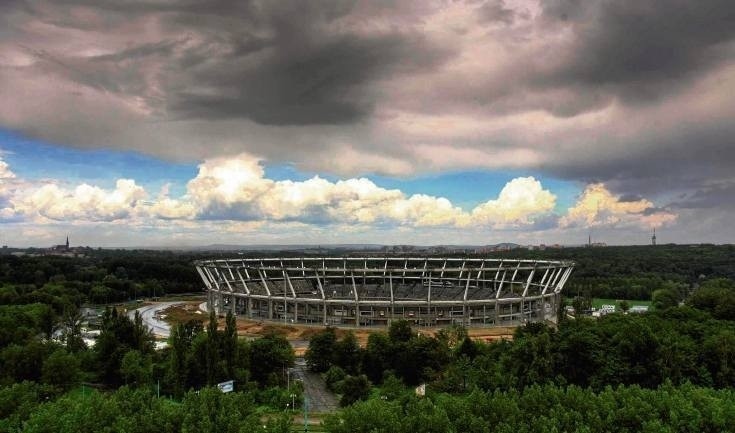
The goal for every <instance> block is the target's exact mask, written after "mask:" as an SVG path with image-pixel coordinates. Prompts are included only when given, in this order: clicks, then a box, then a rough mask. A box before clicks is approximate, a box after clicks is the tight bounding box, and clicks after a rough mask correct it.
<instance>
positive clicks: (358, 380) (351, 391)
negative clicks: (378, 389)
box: [339, 374, 371, 406]
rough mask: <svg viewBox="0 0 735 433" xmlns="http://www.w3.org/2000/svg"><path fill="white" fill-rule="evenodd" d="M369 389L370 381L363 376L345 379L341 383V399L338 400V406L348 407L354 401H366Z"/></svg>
mask: <svg viewBox="0 0 735 433" xmlns="http://www.w3.org/2000/svg"><path fill="white" fill-rule="evenodd" d="M370 388H371V386H370V381H369V380H368V378H367V376H365V375H364V374H361V375H359V376H347V377H345V379H344V381H343V383H342V398H340V400H339V404H340V406H349V405H351V404H352V403H354V402H356V401H360V400H367V398H368V396H369V395H370Z"/></svg>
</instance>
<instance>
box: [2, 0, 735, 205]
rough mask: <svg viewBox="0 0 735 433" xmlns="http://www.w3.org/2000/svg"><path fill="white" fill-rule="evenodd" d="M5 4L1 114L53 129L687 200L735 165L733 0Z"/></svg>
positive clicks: (148, 147) (342, 169)
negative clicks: (594, 185)
mask: <svg viewBox="0 0 735 433" xmlns="http://www.w3.org/2000/svg"><path fill="white" fill-rule="evenodd" d="M0 8H1V9H0V11H1V12H2V13H1V14H0V48H1V49H2V51H0V53H1V54H0V101H1V102H2V104H0V124H2V125H3V126H4V127H6V128H12V129H15V130H19V131H22V132H24V133H26V134H29V135H34V136H37V137H42V138H44V139H47V140H50V141H52V142H55V143H62V144H71V145H74V146H81V147H88V148H94V147H97V146H99V145H100V143H103V144H104V145H106V146H110V147H116V148H122V149H134V150H138V151H142V152H148V153H151V154H154V155H156V156H159V157H164V158H170V159H181V160H187V161H198V160H202V159H204V158H207V157H210V156H221V155H232V154H237V153H240V152H249V153H252V154H255V155H258V156H261V157H263V158H265V159H268V160H270V161H273V162H287V163H293V164H294V166H295V167H297V168H298V169H307V170H311V171H317V172H329V173H332V174H334V173H338V174H339V175H350V176H352V175H357V174H365V173H373V172H380V173H383V174H385V173H387V174H390V175H397V176H410V175H412V174H415V173H421V172H429V171H442V170H450V169H451V170H462V169H465V168H480V169H507V168H509V167H510V168H513V169H520V170H523V169H529V170H534V171H541V172H544V173H546V174H551V175H553V176H555V177H559V178H564V179H569V180H574V181H578V182H579V183H580V184H583V183H587V182H604V183H605V184H606V186H607V187H608V188H610V190H612V191H613V192H614V193H616V194H619V195H622V196H623V200H624V201H625V200H633V201H634V198H638V197H645V198H646V199H651V200H654V201H656V202H657V204H658V205H665V204H667V203H668V202H670V201H671V199H670V198H671V197H676V196H677V195H680V194H684V195H683V197H682V198H681V199H677V204H678V205H680V206H695V205H701V206H705V205H708V203H710V201H707V200H704V199H703V198H702V197H703V194H705V193H704V192H703V193H701V194H699V195H697V194H695V192H697V191H709V190H708V188H709V187H710V185H713V184H720V183H722V182H723V181H725V180H727V179H729V178H730V177H731V170H732V167H735V143H734V142H733V138H732V137H735V122H732V119H733V118H735V102H733V101H732V98H729V97H727V95H728V94H730V95H731V94H733V92H735V79H733V78H731V77H732V76H733V71H735V54H734V53H735V44H734V43H733V42H734V41H735V25H733V24H732V23H733V22H735V2H734V1H732V0H728V1H725V0H688V1H687V0H671V1H664V0H636V1H634V0H616V1H608V0H576V1H573V0H547V1H541V2H533V1H526V0H515V1H514V0H504V1H503V0H489V1H486V2H478V1H468V2H445V1H441V0H437V1H423V0H421V1H416V2H408V1H406V2H404V1H401V2H391V1H382V0H381V1H374V2H357V1H340V0H333V1H308V2H307V1H296V2H294V1H288V2H286V1H255V0H254V1H235V0H232V1H225V0H215V1H199V0H178V1H175V0H127V1H120V0H57V1H45V0H27V1H20V0H14V1H8V2H2V1H0ZM28 56H30V57H32V58H33V61H30V60H28V59H27V58H26V57H28ZM39 101H41V102H39ZM60 113H63V115H60ZM514 150H519V151H518V152H517V153H514V152H513V151H514ZM505 155H510V156H505ZM411 170H413V171H411ZM728 191H729V190H727V191H725V190H723V191H721V193H718V194H719V195H723V194H724V198H727V197H730V199H731V200H733V201H735V196H730V195H728V194H729V192H728ZM698 197H699V198H698ZM656 198H661V200H662V201H661V202H659V201H657V200H656ZM724 198H723V199H724ZM685 201H686V202H688V203H689V204H685V203H684V202H685ZM711 202H712V203H716V200H712V201H711Z"/></svg>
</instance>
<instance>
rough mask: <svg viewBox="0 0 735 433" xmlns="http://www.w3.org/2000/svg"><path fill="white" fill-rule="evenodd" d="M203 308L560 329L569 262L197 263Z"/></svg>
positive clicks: (285, 316)
mask: <svg viewBox="0 0 735 433" xmlns="http://www.w3.org/2000/svg"><path fill="white" fill-rule="evenodd" d="M195 266H196V269H197V271H198V273H199V275H200V276H201V278H202V281H203V282H204V285H205V289H206V291H207V306H208V307H209V309H210V311H211V310H212V309H213V308H214V309H215V311H217V313H219V314H224V313H226V312H227V311H232V312H233V313H234V314H236V315H239V316H243V317H245V318H249V319H255V320H272V321H278V322H281V323H291V324H295V323H301V324H315V325H333V326H349V327H363V326H368V327H380V326H388V325H389V324H390V322H391V321H392V320H397V319H405V320H408V321H410V322H411V323H412V324H414V325H417V326H428V327H440V326H445V325H450V324H459V325H462V326H466V327H472V326H485V327H489V326H516V325H520V324H523V323H527V322H556V316H557V308H558V304H559V298H560V295H559V294H560V292H561V290H562V288H563V287H564V284H565V283H566V281H567V279H568V278H569V275H570V274H571V272H572V269H573V267H574V263H573V262H567V261H542V260H507V259H483V258H478V259H469V258H438V257H431V258H427V257H408V258H407V257H319V258H316V257H311V258H286V257H271V258H257V259H226V260H224V259H223V260H204V261H198V262H196V263H195Z"/></svg>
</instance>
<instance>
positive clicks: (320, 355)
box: [304, 327, 337, 373]
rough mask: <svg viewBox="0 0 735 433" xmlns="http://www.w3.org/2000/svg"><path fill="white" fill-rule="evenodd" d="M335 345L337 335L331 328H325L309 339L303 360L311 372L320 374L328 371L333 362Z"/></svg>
mask: <svg viewBox="0 0 735 433" xmlns="http://www.w3.org/2000/svg"><path fill="white" fill-rule="evenodd" d="M336 343H337V334H336V332H335V330H334V328H332V327H327V328H326V329H325V330H323V331H321V332H319V333H316V334H314V335H313V336H312V337H311V338H310V339H309V347H308V348H307V349H306V353H305V354H304V358H306V365H308V366H309V369H310V370H311V371H315V372H317V373H321V372H325V371H327V370H328V369H329V367H330V366H331V365H332V362H333V360H334V350H335V345H336Z"/></svg>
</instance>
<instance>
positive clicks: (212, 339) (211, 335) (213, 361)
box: [206, 311, 220, 386]
mask: <svg viewBox="0 0 735 433" xmlns="http://www.w3.org/2000/svg"><path fill="white" fill-rule="evenodd" d="M217 327H218V324H217V316H216V315H215V314H214V311H211V312H210V313H209V323H207V343H206V351H207V352H206V369H207V385H209V386H212V385H214V384H216V383H217V373H218V369H219V360H220V356H219V343H220V341H219V340H220V339H219V334H218V331H217Z"/></svg>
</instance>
